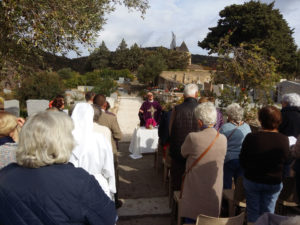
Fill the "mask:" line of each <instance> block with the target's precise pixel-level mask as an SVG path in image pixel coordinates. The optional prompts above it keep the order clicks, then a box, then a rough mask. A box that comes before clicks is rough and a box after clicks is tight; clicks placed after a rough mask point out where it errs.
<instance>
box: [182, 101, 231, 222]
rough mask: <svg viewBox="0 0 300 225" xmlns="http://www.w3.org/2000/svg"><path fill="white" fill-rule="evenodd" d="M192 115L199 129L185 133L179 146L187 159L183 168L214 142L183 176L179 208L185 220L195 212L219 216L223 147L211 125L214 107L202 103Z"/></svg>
mask: <svg viewBox="0 0 300 225" xmlns="http://www.w3.org/2000/svg"><path fill="white" fill-rule="evenodd" d="M195 116H196V119H197V121H198V125H199V127H200V128H201V131H199V132H191V133H189V134H188V136H187V137H186V138H185V141H184V143H183V145H182V147H181V154H182V156H183V157H185V158H187V161H186V171H188V170H189V168H190V167H191V166H192V164H193V163H194V162H195V161H196V160H197V159H198V158H199V156H200V155H201V154H202V153H203V152H204V151H205V150H206V149H207V148H208V146H209V145H210V144H211V143H212V142H213V141H214V140H215V142H214V144H213V145H212V147H211V148H210V149H209V150H208V151H207V153H206V154H205V155H204V156H203V158H201V160H200V161H198V163H197V164H196V165H195V166H194V167H193V168H192V169H191V170H190V171H189V172H188V173H187V174H186V176H185V180H184V183H183V190H182V198H181V200H180V207H179V213H180V216H181V217H184V218H185V222H192V221H193V220H195V221H196V218H197V216H198V215H199V214H204V215H207V216H213V217H218V216H219V214H220V209H221V199H222V190H223V164H224V159H225V155H226V148H227V140H226V137H225V136H224V135H223V134H218V132H217V130H216V129H214V128H213V126H214V124H215V123H216V118H217V111H216V108H215V106H214V105H213V104H212V103H210V102H205V103H202V104H200V105H198V106H197V107H196V108H195Z"/></svg>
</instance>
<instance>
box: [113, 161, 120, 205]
mask: <svg viewBox="0 0 300 225" xmlns="http://www.w3.org/2000/svg"><path fill="white" fill-rule="evenodd" d="M114 157H117V156H114ZM114 167H115V181H116V193H115V203H117V202H118V200H119V195H118V192H119V162H118V159H115V161H114Z"/></svg>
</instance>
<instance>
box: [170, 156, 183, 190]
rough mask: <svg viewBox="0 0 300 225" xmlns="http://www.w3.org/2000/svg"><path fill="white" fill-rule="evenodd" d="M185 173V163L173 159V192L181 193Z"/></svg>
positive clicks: (171, 170)
mask: <svg viewBox="0 0 300 225" xmlns="http://www.w3.org/2000/svg"><path fill="white" fill-rule="evenodd" d="M184 171H185V162H184V163H183V162H180V161H177V160H174V159H172V162H171V168H170V174H171V191H172V192H173V191H179V190H180V189H181V181H182V176H183V174H184Z"/></svg>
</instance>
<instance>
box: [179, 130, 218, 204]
mask: <svg viewBox="0 0 300 225" xmlns="http://www.w3.org/2000/svg"><path fill="white" fill-rule="evenodd" d="M219 135H220V132H219V131H218V133H217V135H216V137H215V138H214V140H213V141H212V142H211V143H210V145H209V146H208V147H207V148H206V149H205V151H204V152H202V154H201V155H200V156H199V157H198V158H197V159H196V160H195V161H194V162H193V164H192V165H191V166H190V168H188V169H187V170H186V171H185V172H184V174H183V176H182V182H181V191H180V198H181V197H182V192H183V188H184V179H185V176H186V175H187V174H188V173H189V172H190V171H191V170H192V169H193V167H195V166H196V165H197V164H198V162H199V161H200V160H201V159H202V158H203V157H204V156H205V155H206V153H207V152H208V151H209V150H210V149H211V147H212V146H213V145H214V143H215V142H216V140H217V138H218V137H219Z"/></svg>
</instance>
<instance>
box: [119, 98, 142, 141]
mask: <svg viewBox="0 0 300 225" xmlns="http://www.w3.org/2000/svg"><path fill="white" fill-rule="evenodd" d="M119 100H120V103H119V110H118V113H117V117H118V122H119V125H120V128H121V131H122V133H123V136H124V137H123V139H122V141H123V142H127V141H130V138H131V135H132V133H133V131H134V128H136V126H137V125H138V124H139V118H138V111H139V108H140V107H141V105H142V99H141V98H139V97H135V96H130V95H123V96H121V97H120V98H119Z"/></svg>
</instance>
